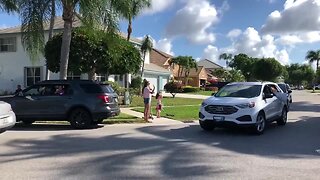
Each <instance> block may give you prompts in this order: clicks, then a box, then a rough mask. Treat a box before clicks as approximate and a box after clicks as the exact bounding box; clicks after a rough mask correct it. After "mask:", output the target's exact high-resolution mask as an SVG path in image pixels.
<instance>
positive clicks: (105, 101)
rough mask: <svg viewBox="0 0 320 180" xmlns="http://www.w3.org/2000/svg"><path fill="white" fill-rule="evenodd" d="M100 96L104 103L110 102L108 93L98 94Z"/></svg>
mask: <svg viewBox="0 0 320 180" xmlns="http://www.w3.org/2000/svg"><path fill="white" fill-rule="evenodd" d="M98 98H99V99H101V100H102V101H103V102H104V103H108V102H109V96H107V95H100V96H98Z"/></svg>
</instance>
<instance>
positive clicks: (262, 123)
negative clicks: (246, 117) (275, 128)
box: [253, 112, 266, 135]
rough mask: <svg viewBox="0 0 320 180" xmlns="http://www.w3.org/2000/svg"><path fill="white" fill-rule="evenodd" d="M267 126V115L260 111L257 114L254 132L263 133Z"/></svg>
mask: <svg viewBox="0 0 320 180" xmlns="http://www.w3.org/2000/svg"><path fill="white" fill-rule="evenodd" d="M265 128H266V117H265V116H264V114H263V113H261V112H260V113H259V114H258V116H257V122H256V125H255V127H254V129H253V131H254V133H255V134H257V135H260V134H263V132H264V130H265Z"/></svg>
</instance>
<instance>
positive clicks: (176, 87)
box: [164, 81, 182, 98]
mask: <svg viewBox="0 0 320 180" xmlns="http://www.w3.org/2000/svg"><path fill="white" fill-rule="evenodd" d="M164 89H165V90H166V91H167V92H169V93H170V94H171V95H172V97H173V98H174V97H175V96H176V94H177V93H179V92H182V83H179V82H175V81H172V82H168V83H167V84H166V85H164Z"/></svg>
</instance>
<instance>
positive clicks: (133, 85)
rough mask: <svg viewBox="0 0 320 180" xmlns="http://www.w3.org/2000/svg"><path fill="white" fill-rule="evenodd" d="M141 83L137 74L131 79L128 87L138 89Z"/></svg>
mask: <svg viewBox="0 0 320 180" xmlns="http://www.w3.org/2000/svg"><path fill="white" fill-rule="evenodd" d="M141 84H142V79H141V77H140V76H138V77H135V78H133V79H132V80H131V84H130V87H131V88H134V89H139V88H140V87H141Z"/></svg>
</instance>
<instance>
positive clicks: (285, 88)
mask: <svg viewBox="0 0 320 180" xmlns="http://www.w3.org/2000/svg"><path fill="white" fill-rule="evenodd" d="M278 86H279V87H280V88H281V90H282V91H283V92H284V93H286V94H287V97H288V102H287V104H288V107H290V104H291V103H292V90H291V89H290V86H289V84H285V83H278Z"/></svg>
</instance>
